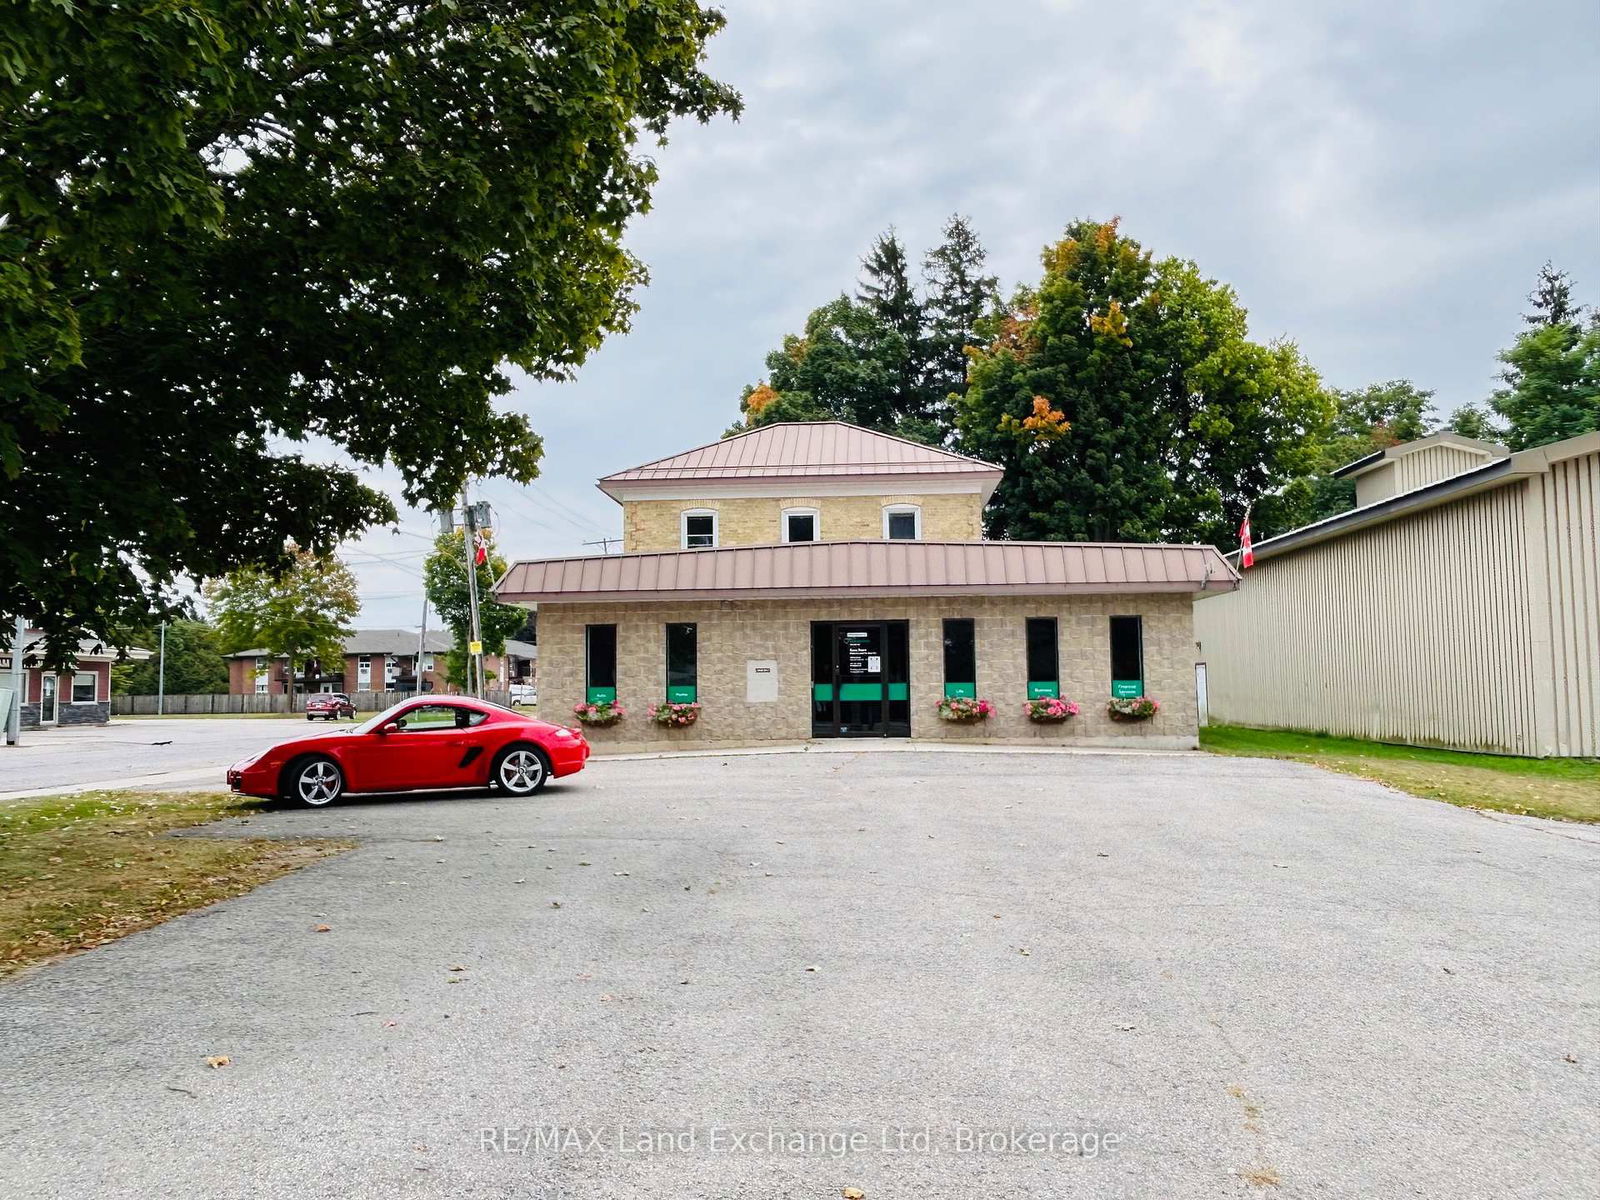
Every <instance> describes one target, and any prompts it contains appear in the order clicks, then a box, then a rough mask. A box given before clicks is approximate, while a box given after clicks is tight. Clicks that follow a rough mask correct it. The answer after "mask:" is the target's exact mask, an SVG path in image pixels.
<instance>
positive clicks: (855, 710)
mask: <svg viewBox="0 0 1600 1200" xmlns="http://www.w3.org/2000/svg"><path fill="white" fill-rule="evenodd" d="M909 668H910V639H909V636H908V629H907V623H906V622H905V621H816V622H813V624H812V626H811V732H812V736H813V737H909V736H910V735H911V712H910V703H909V699H908V689H909V681H910V672H909Z"/></svg>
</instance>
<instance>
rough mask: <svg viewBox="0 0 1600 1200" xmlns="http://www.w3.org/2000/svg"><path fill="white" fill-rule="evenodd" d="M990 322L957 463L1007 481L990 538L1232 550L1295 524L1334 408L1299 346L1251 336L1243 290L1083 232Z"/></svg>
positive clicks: (1054, 248)
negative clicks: (1244, 540)
mask: <svg viewBox="0 0 1600 1200" xmlns="http://www.w3.org/2000/svg"><path fill="white" fill-rule="evenodd" d="M1042 260H1043V265H1044V277H1043V279H1042V280H1041V281H1040V283H1039V284H1038V286H1037V287H1034V288H1024V289H1021V290H1019V292H1018V293H1017V294H1016V296H1015V297H1014V298H1013V300H1012V301H1011V302H1010V303H1009V304H1008V305H1007V306H1006V308H1005V309H1004V310H1003V311H1001V312H999V313H997V314H995V315H994V316H993V317H991V318H990V319H989V320H988V321H987V322H986V324H985V328H984V332H985V333H986V335H987V339H988V340H987V344H986V345H984V346H982V347H980V348H978V349H976V350H974V351H972V352H971V354H970V357H971V367H970V384H969V386H968V388H967V392H966V395H965V396H964V397H963V398H962V399H961V401H960V403H959V406H958V409H957V417H956V421H957V429H958V432H959V438H960V446H961V449H962V450H964V451H965V452H967V453H969V454H974V455H976V456H978V457H980V458H984V459H988V460H989V461H991V462H997V463H999V464H1001V465H1002V466H1004V467H1005V468H1006V474H1005V478H1004V480H1003V481H1002V482H1001V484H1000V487H999V489H998V490H997V491H996V492H995V495H994V499H993V500H992V501H991V504H990V507H989V511H988V513H987V516H986V523H987V527H988V532H989V534H990V536H994V537H1008V538H1028V539H1046V540H1056V539H1062V540H1071V541H1185V542H1188V541H1200V542H1214V543H1217V544H1219V545H1228V544H1231V541H1230V539H1231V537H1232V534H1233V530H1234V529H1236V528H1237V526H1238V524H1239V518H1240V516H1241V515H1242V514H1243V511H1244V508H1245V506H1246V505H1247V504H1250V503H1251V502H1252V501H1253V502H1254V504H1255V510H1254V516H1253V521H1254V524H1255V526H1256V528H1257V529H1273V528H1284V527H1286V526H1288V525H1290V524H1293V523H1297V520H1298V518H1299V517H1300V515H1301V510H1302V509H1303V508H1304V506H1305V504H1306V502H1307V486H1306V484H1305V479H1306V477H1307V476H1308V475H1309V474H1310V473H1311V471H1312V470H1313V469H1314V467H1315V459H1316V453H1317V450H1316V447H1317V438H1318V436H1319V435H1320V433H1321V431H1322V428H1323V426H1324V425H1325V424H1326V421H1327V419H1328V414H1329V412H1330V410H1331V405H1330V403H1329V401H1328V398H1327V396H1326V394H1325V392H1324V390H1323V388H1322V385H1321V383H1320V381H1319V380H1318V378H1317V376H1316V373H1315V372H1314V371H1312V370H1311V368H1310V367H1309V366H1308V365H1307V364H1306V363H1305V361H1304V360H1303V359H1302V358H1301V357H1300V354H1299V352H1298V350H1296V349H1295V347H1294V346H1293V345H1292V344H1289V343H1282V342H1279V343H1271V344H1267V345H1262V344H1259V343H1256V342H1252V341H1250V340H1249V338H1248V336H1247V332H1248V331H1247V326H1246V320H1245V312H1244V309H1243V308H1241V307H1240V306H1239V303H1238V300H1237V297H1236V296H1235V295H1234V293H1233V290H1232V289H1231V288H1229V287H1227V286H1226V285H1225V284H1221V283H1218V282H1217V281H1215V280H1212V279H1207V278H1205V277H1204V276H1202V275H1201V274H1200V271H1199V268H1197V267H1196V266H1195V265H1194V264H1193V263H1191V262H1186V261H1183V260H1180V259H1176V258H1168V259H1162V260H1159V261H1157V260H1156V259H1155V258H1154V257H1153V256H1152V255H1151V254H1150V253H1149V252H1148V251H1146V250H1145V249H1144V248H1143V247H1142V246H1140V245H1139V243H1138V242H1136V241H1134V240H1133V239H1131V238H1129V237H1127V236H1126V235H1125V234H1123V233H1122V231H1121V229H1120V227H1119V224H1118V222H1117V221H1116V220H1111V221H1077V222H1074V223H1073V224H1072V225H1069V226H1068V227H1067V230H1066V235H1065V236H1064V237H1063V238H1062V239H1061V240H1060V241H1058V242H1055V243H1053V244H1051V245H1050V246H1047V247H1046V248H1045V250H1044V253H1043V255H1042Z"/></svg>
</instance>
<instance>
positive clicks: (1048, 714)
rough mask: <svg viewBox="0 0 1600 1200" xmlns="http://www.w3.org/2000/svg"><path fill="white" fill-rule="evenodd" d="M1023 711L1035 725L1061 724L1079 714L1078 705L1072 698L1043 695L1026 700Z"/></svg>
mask: <svg viewBox="0 0 1600 1200" xmlns="http://www.w3.org/2000/svg"><path fill="white" fill-rule="evenodd" d="M1022 711H1023V712H1024V713H1026V714H1027V717H1028V720H1030V721H1032V722H1033V723H1034V724H1035V725H1060V724H1061V723H1062V722H1063V721H1066V720H1067V719H1068V718H1069V717H1075V716H1077V715H1078V706H1077V704H1076V703H1074V702H1073V701H1071V700H1059V699H1057V698H1056V697H1054V696H1041V697H1040V698H1039V699H1037V700H1024V701H1023V702H1022Z"/></svg>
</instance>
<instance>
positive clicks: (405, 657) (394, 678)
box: [228, 629, 496, 696]
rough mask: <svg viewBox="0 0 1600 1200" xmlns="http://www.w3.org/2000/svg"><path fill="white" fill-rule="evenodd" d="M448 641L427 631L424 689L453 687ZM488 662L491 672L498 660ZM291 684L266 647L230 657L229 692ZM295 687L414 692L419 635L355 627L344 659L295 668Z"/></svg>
mask: <svg viewBox="0 0 1600 1200" xmlns="http://www.w3.org/2000/svg"><path fill="white" fill-rule="evenodd" d="M450 645H451V642H450V638H449V637H448V636H446V635H445V634H442V633H430V634H428V640H427V643H426V645H425V646H424V654H423V656H422V690H423V691H425V692H440V693H445V692H451V691H455V690H457V689H455V688H453V687H451V686H450V685H449V684H447V683H446V682H445V679H444V662H443V658H444V655H445V653H446V651H448V650H449V649H450ZM486 661H488V662H489V663H490V668H489V669H490V670H494V669H495V665H496V660H494V659H492V658H491V659H488V660H486ZM308 674H309V677H307V676H308ZM289 687H290V679H289V662H288V660H287V659H285V658H278V659H276V660H274V659H273V658H271V657H270V656H269V655H268V654H267V652H266V651H265V650H240V651H239V652H238V653H236V654H230V655H228V691H229V693H230V694H232V695H235V696H248V695H260V696H268V695H270V696H282V695H284V694H286V693H287V692H288V690H289ZM293 687H294V690H295V691H296V692H304V691H306V690H308V689H309V690H310V691H313V692H346V693H349V692H414V691H416V690H417V635H416V634H415V633H412V632H411V631H409V630H405V629H358V630H356V631H355V632H354V633H352V634H351V635H350V636H349V637H347V638H345V639H344V657H343V658H342V659H341V660H340V661H339V662H338V663H336V664H335V663H327V664H318V663H314V664H312V667H311V670H310V671H309V673H306V672H304V671H303V670H301V669H297V670H296V672H295V676H294V679H293Z"/></svg>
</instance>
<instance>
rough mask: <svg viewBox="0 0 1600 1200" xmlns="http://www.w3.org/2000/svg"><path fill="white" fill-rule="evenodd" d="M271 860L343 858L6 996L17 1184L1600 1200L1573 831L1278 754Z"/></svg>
mask: <svg viewBox="0 0 1600 1200" xmlns="http://www.w3.org/2000/svg"><path fill="white" fill-rule="evenodd" d="M248 831H250V832H255V833H308V832H323V833H329V834H338V835H351V834H353V835H355V836H357V837H359V838H360V839H361V840H362V842H363V846H362V848H361V849H359V850H357V851H355V852H353V853H351V854H349V855H347V856H344V857H342V858H339V859H336V860H333V861H329V862H326V863H324V864H321V865H318V866H315V867H313V868H311V869H309V870H307V871H305V872H303V873H300V874H298V875H295V876H292V877H289V878H287V879H284V880H281V881H279V882H277V883H275V884H272V885H269V886H267V887H265V888H262V889H261V890H260V891H258V892H256V893H254V894H252V895H249V896H245V897H242V898H240V899H238V900H234V901H231V902H228V903H226V904H222V905H219V906H217V907H216V908H214V909H213V910H211V911H210V912H208V913H206V914H202V915H196V916H191V917H188V918H184V919H180V920H178V921H175V922H172V923H171V924H169V925H167V926H164V927H162V928H160V929H157V930H153V931H150V932H148V933H145V934H141V935H137V936H134V937H131V938H128V939H126V940H124V941H122V942H120V943H117V944H114V945H111V946H108V947H105V948H103V949H101V950H97V951H94V952H92V953H89V954H85V955H82V956H79V957H76V958H73V959H69V960H66V961H63V962H61V963H58V964H55V965H53V966H49V967H46V968H43V969H39V970H36V971H33V972H30V973H28V974H27V975H25V976H24V977H22V978H20V979H18V980H15V981H13V982H12V983H11V984H9V985H6V986H0V1046H4V1047H5V1051H4V1055H5V1059H4V1061H5V1068H4V1070H3V1071H0V1194H4V1195H8V1196H10V1195H16V1196H29V1197H83V1196H95V1197H145V1196H154V1195H171V1196H205V1197H233V1196H239V1197H243V1196H250V1197H295V1198H304V1197H323V1196H326V1197H353V1196H370V1197H385V1198H389V1197H435V1196H438V1197H444V1196H462V1195H470V1196H474V1197H484V1196H506V1197H521V1198H524V1200H528V1198H533V1200H538V1198H541V1197H557V1196H563V1197H565V1196H571V1197H586V1198H593V1197H673V1198H675V1200H676V1198H679V1197H717V1198H722V1197H753V1198H762V1200H764V1198H768V1197H807V1198H811V1197H815V1198H818V1200H822V1198H826V1197H837V1196H839V1195H840V1193H841V1189H844V1188H847V1187H857V1188H860V1189H862V1190H863V1191H864V1192H865V1194H866V1196H867V1197H868V1198H869V1200H886V1198H889V1197H897V1198H907V1200H910V1198H915V1200H925V1198H929V1197H933V1198H943V1197H961V1198H964V1197H983V1198H985V1200H991V1198H997V1197H1022V1196H1028V1197H1059V1196H1069V1195H1070V1196H1074V1197H1077V1196H1088V1197H1130V1198H1131V1197H1138V1198H1144V1197H1159V1198H1171V1197H1206V1198H1210V1197H1217V1196H1230V1195H1262V1194H1270V1195H1276V1196H1286V1197H1318V1198H1319V1200H1323V1198H1329V1197H1361V1198H1362V1200H1369V1198H1372V1197H1384V1198H1387V1197H1412V1196H1424V1197H1440V1198H1446V1197H1447V1198H1449V1200H1463V1198H1468V1197H1494V1198H1496V1200H1500V1198H1504V1197H1556V1196H1577V1195H1580V1194H1584V1189H1585V1188H1590V1187H1592V1186H1593V1182H1594V1180H1595V1179H1596V1178H1597V1177H1600V1176H1597V1172H1600V1161H1597V1157H1596V1149H1595V1147H1596V1145H1597V1137H1600V1127H1597V1121H1596V1112H1597V1111H1600V1110H1597V1108H1596V1103H1597V1101H1600V1090H1597V1086H1596V1081H1597V1078H1600V1071H1597V1068H1600V1045H1597V1041H1596V1007H1595V1001H1596V985H1597V981H1600V963H1597V954H1600V951H1597V947H1600V929H1597V916H1596V913H1597V904H1596V901H1597V899H1600V897H1597V893H1596V879H1597V878H1600V873H1597V871H1596V868H1597V866H1600V846H1597V845H1596V844H1595V842H1594V841H1593V840H1591V836H1592V835H1588V831H1584V830H1578V829H1574V828H1571V827H1562V826H1559V825H1554V824H1549V823H1540V822H1520V823H1517V822H1508V821H1504V820H1499V819H1493V818H1489V817H1485V816H1482V815H1479V814H1476V813H1472V812H1466V811H1462V810H1459V809H1454V808H1450V807H1447V806H1445V805H1442V804H1435V803H1431V802H1427V801H1422V800H1415V799H1411V798H1406V797H1401V796H1397V795H1394V794H1392V793H1389V792H1386V791H1384V790H1382V789H1380V788H1378V787H1376V786H1372V785H1368V784H1365V783H1361V782H1358V781H1355V780H1351V779H1345V778H1340V777H1337V776H1333V775H1327V774H1322V773H1319V772H1317V771H1315V770H1313V769H1312V768H1309V767H1302V766H1297V765H1292V764H1281V763H1273V762H1265V761H1251V760H1242V759H1217V758H1205V757H1201V756H1198V755H1195V756H1187V755H1183V756H1180V755H1174V756H1149V757H1129V756H1082V757H1054V756H1041V755H1032V756H1028V755H1012V754H977V753H972V754H931V753H897V754H885V753H862V754H854V753H845V754H837V753H836V754H794V755H784V756H779V755H774V756H753V757H735V758H729V759H727V760H725V761H724V760H722V759H717V758H696V759H677V760H667V761H642V762H641V761H631V762H629V761H614V762H605V761H600V762H597V763H596V764H594V765H593V767H592V768H591V770H589V771H587V772H585V773H584V774H583V775H581V776H579V777H577V778H576V779H575V780H572V781H564V782H563V783H562V784H560V785H557V786H553V787H552V788H551V789H550V790H549V792H548V793H547V794H546V795H545V796H544V797H541V798H539V799H538V800H536V801H530V802H523V803H510V802H502V801H499V800H497V799H492V798H457V799H450V800H440V801H433V802H421V801H412V800H399V801H396V800H390V801H375V802H370V803H350V804H347V805H345V806H342V807H340V808H337V809H334V810H331V811H328V812H324V813H303V812H299V811H284V812H278V813H274V814H271V815H269V816H266V817H258V818H255V819H253V820H252V821H251V824H250V826H249V830H248ZM319 922H322V923H326V924H328V925H330V926H331V927H332V929H331V932H328V933H320V934H319V933H314V932H312V927H313V926H314V925H316V924H318V923H319ZM455 967H464V968H465V970H453V969H452V968H455ZM812 968H815V969H814V970H813V969H812ZM223 1054H225V1055H228V1056H230V1057H231V1059H232V1065H231V1066H229V1067H226V1068H224V1069H220V1070H211V1069H208V1068H207V1067H206V1066H205V1064H204V1060H205V1058H206V1056H208V1055H223ZM1573 1060H1576V1061H1573ZM549 1127H556V1128H557V1129H558V1134H557V1135H556V1136H557V1138H558V1139H559V1141H558V1144H556V1145H553V1146H552V1145H550V1144H549V1143H545V1144H543V1145H541V1143H540V1141H539V1140H538V1136H539V1135H538V1134H537V1132H536V1131H537V1130H538V1129H540V1128H549ZM508 1129H509V1130H511V1131H512V1132H510V1133H507V1132H505V1131H506V1130H508ZM652 1130H653V1131H655V1133H656V1134H657V1135H659V1136H660V1137H661V1138H663V1139H664V1138H665V1137H666V1136H667V1135H668V1134H670V1135H672V1137H673V1138H675V1139H676V1147H675V1148H673V1147H666V1146H662V1145H659V1144H658V1145H657V1146H656V1147H655V1148H654V1149H652V1150H649V1151H646V1150H644V1149H641V1144H642V1143H643V1142H644V1140H645V1135H646V1134H647V1133H648V1132H649V1131H652ZM485 1131H496V1132H493V1133H486V1132H485ZM1008 1131H1019V1132H1021V1133H1032V1134H1036V1135H1038V1136H1037V1138H1035V1140H1033V1141H1032V1142H1031V1143H1030V1142H1029V1141H1028V1140H1027V1139H1026V1138H1022V1137H1013V1136H1010V1134H1009V1132H1008ZM530 1135H531V1137H530ZM980 1135H982V1136H983V1137H984V1138H985V1139H986V1140H985V1141H984V1142H983V1143H982V1144H981V1146H980V1145H978V1144H976V1143H978V1139H979V1136H980ZM924 1136H926V1138H927V1141H926V1144H924V1141H923V1138H924ZM525 1138H528V1139H529V1140H527V1141H525V1140H524V1139H525ZM736 1139H737V1140H736ZM996 1139H998V1140H996ZM1092 1139H1098V1141H1093V1140H1092ZM690 1143H692V1144H690ZM1090 1145H1092V1146H1095V1147H1097V1148H1098V1152H1097V1153H1095V1154H1094V1155H1092V1156H1091V1155H1089V1154H1085V1153H1078V1154H1074V1153H1072V1150H1073V1149H1074V1148H1076V1149H1077V1150H1079V1151H1082V1150H1083V1149H1084V1148H1085V1147H1086V1146H1090ZM836 1151H837V1153H836ZM1246 1173H1250V1174H1249V1175H1248V1176H1247V1175H1246ZM1252 1179H1253V1180H1254V1181H1255V1182H1250V1180H1252ZM1272 1179H1277V1180H1278V1181H1279V1184H1278V1187H1277V1189H1276V1190H1275V1191H1273V1190H1270V1188H1268V1190H1265V1191H1263V1190H1262V1189H1263V1187H1266V1186H1267V1184H1268V1181H1270V1180H1272Z"/></svg>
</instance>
